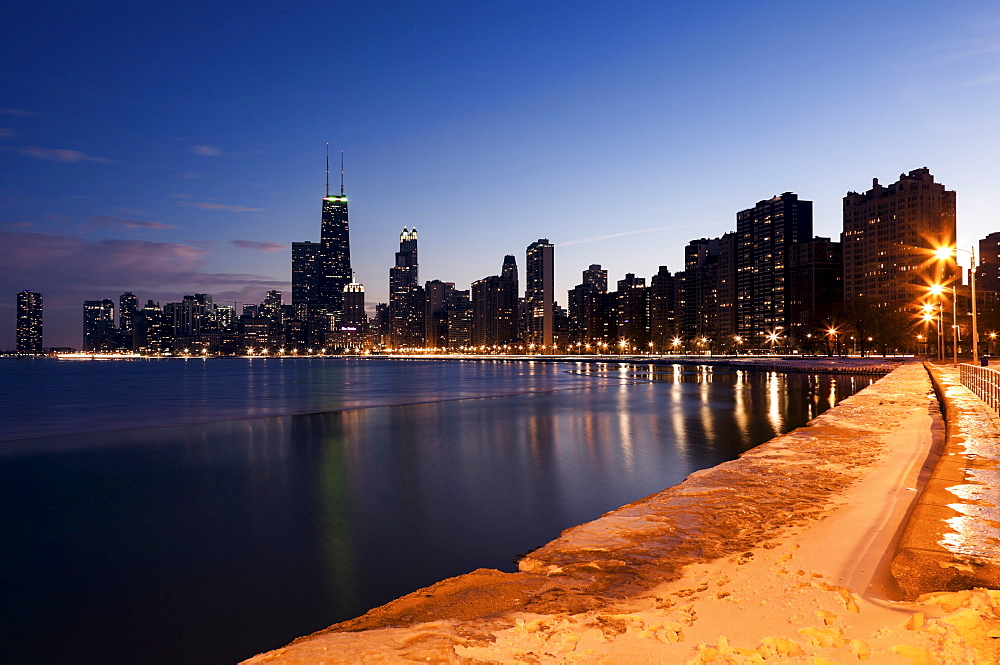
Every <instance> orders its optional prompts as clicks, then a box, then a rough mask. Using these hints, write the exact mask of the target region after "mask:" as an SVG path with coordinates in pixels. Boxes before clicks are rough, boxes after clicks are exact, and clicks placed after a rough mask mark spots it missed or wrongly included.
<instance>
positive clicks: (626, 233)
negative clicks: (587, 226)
mask: <svg viewBox="0 0 1000 665" xmlns="http://www.w3.org/2000/svg"><path fill="white" fill-rule="evenodd" d="M668 228H670V227H667V226H657V227H655V228H652V229H637V230H635V231H622V232H621V233H609V234H608V235H604V236H594V237H593V238H581V239H579V240H568V241H566V242H561V243H557V244H556V247H565V246H566V245H582V244H583V243H585V242H597V241H599V240H608V239H610V238H620V237H621V236H633V235H636V234H638V233H652V232H653V231H666V230H667V229H668Z"/></svg>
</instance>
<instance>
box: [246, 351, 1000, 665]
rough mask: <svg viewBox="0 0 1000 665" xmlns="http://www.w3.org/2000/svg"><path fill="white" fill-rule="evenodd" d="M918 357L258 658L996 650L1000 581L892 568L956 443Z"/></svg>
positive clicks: (785, 655)
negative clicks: (651, 486)
mask: <svg viewBox="0 0 1000 665" xmlns="http://www.w3.org/2000/svg"><path fill="white" fill-rule="evenodd" d="M937 405H938V402H937V400H936V399H935V397H934V394H933V392H932V388H931V383H930V380H929V377H928V374H927V372H926V371H925V370H924V368H923V367H921V366H920V365H919V364H917V363H911V364H907V365H904V366H902V367H900V368H899V369H897V370H896V371H894V372H893V373H891V374H889V375H888V376H887V377H885V378H884V379H882V380H880V381H878V382H877V383H875V384H874V385H872V386H870V387H869V388H867V389H865V390H864V391H862V392H861V393H858V394H857V395H855V396H853V397H851V398H848V399H847V400H845V401H844V402H842V403H841V404H840V405H838V406H837V407H835V408H834V409H831V410H830V411H828V412H826V413H825V414H823V415H821V416H819V417H817V418H815V419H814V420H813V421H811V422H810V423H809V425H808V426H806V427H802V428H799V429H796V430H794V431H792V432H789V433H788V434H785V435H783V436H780V437H777V438H775V439H773V440H771V441H769V442H767V443H765V444H763V445H761V446H758V447H757V448H754V449H752V450H751V451H748V452H747V453H744V454H743V455H742V456H741V457H740V458H739V459H737V460H733V461H730V462H726V463H723V464H720V465H718V466H716V467H713V468H711V469H707V470H704V471H699V472H696V473H693V474H691V475H690V476H689V477H688V478H687V479H686V480H685V481H684V482H682V483H681V484H679V485H676V486H674V487H671V488H668V489H666V490H664V491H662V492H659V493H657V494H654V495H651V496H649V497H646V498H645V499H641V500H639V501H636V502H634V503H631V504H629V505H627V506H623V507H622V508H619V509H618V510H615V511H612V512H610V513H608V514H606V515H604V516H602V517H601V518H599V519H597V520H594V521H592V522H588V523H586V524H582V525H579V526H577V527H573V528H571V529H568V530H566V531H564V532H563V534H562V535H561V536H560V537H559V538H558V539H556V540H554V541H552V542H550V543H548V544H547V545H545V546H543V547H541V548H539V549H538V550H535V551H534V552H531V553H529V554H528V555H527V556H526V557H525V558H524V559H522V560H521V561H520V564H519V572H517V573H500V572H499V571H491V570H478V571H474V572H472V573H470V574H468V575H462V576H459V577H455V578H451V579H448V580H444V581H442V582H440V583H438V584H435V585H432V586H430V587H427V588H425V589H421V590H419V591H417V592H414V593H412V594H409V595H408V596H405V597H403V598H401V599H398V600H396V601H393V602H391V603H389V604H387V605H384V606H382V607H379V608H376V609H374V610H372V611H371V612H368V613H367V614H365V615H363V616H361V617H358V618H356V619H353V620H350V621H346V622H343V623H340V624H336V625H334V626H331V627H330V628H328V629H326V630H323V631H320V632H318V633H315V634H313V635H309V636H306V637H303V638H300V639H298V640H296V641H295V642H293V643H291V644H290V645H288V646H286V647H284V648H280V649H277V650H275V651H271V652H268V653H264V654H261V655H258V656H256V657H254V658H251V659H250V660H248V661H245V662H246V663H288V664H292V663H340V662H462V661H464V662H483V663H490V662H496V663H500V662H581V663H710V662H720V663H761V662H790V663H814V664H817V665H818V664H820V663H846V662H862V661H863V662H869V663H995V662H998V661H1000V650H998V644H997V643H998V642H1000V639H996V638H998V637H1000V619H998V618H997V616H998V615H1000V592H997V591H988V590H968V591H954V590H950V591H949V590H941V592H940V593H937V594H929V595H922V596H920V597H919V598H917V599H915V600H903V597H904V594H903V592H902V590H901V589H900V588H899V586H898V585H897V584H896V583H895V581H894V579H893V577H892V575H891V574H890V564H891V560H892V556H893V554H894V552H895V548H896V545H897V542H898V539H899V537H900V535H901V533H902V532H903V530H904V528H905V526H906V522H907V517H908V515H909V514H910V511H911V509H912V508H913V506H914V505H915V502H916V500H917V497H918V495H919V493H920V489H921V487H922V485H923V483H925V482H926V481H927V479H928V478H929V477H930V474H931V472H932V470H933V468H934V466H935V464H936V463H937V458H938V456H939V455H940V454H941V451H942V450H943V446H944V438H945V437H944V427H943V424H942V421H941V418H940V416H939V413H938V406H937Z"/></svg>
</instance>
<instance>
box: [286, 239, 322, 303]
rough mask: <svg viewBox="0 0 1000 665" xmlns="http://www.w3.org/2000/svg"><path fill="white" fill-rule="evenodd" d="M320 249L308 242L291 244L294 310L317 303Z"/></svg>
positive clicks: (315, 244) (316, 244) (313, 243)
mask: <svg viewBox="0 0 1000 665" xmlns="http://www.w3.org/2000/svg"><path fill="white" fill-rule="evenodd" d="M320 247H322V245H320V244H319V243H315V242H310V241H308V240H306V241H305V242H293V243H292V305H294V306H296V308H298V307H299V306H302V305H305V306H308V305H316V304H317V303H318V302H319V266H320Z"/></svg>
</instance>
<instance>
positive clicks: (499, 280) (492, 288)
mask: <svg viewBox="0 0 1000 665" xmlns="http://www.w3.org/2000/svg"><path fill="white" fill-rule="evenodd" d="M471 290H472V326H471V330H470V341H471V342H472V345H473V346H504V345H505V344H512V343H514V342H516V341H517V264H516V263H515V262H514V257H513V256H510V255H508V256H506V257H504V261H503V267H502V268H501V271H500V274H499V275H490V276H489V277H484V278H482V279H479V280H476V281H475V282H473V283H472V289H471Z"/></svg>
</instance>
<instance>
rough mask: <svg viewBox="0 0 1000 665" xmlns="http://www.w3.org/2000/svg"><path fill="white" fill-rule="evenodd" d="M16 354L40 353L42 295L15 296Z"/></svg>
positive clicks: (32, 293) (22, 292)
mask: <svg viewBox="0 0 1000 665" xmlns="http://www.w3.org/2000/svg"><path fill="white" fill-rule="evenodd" d="M17 352H18V353H41V352H42V294H41V293H35V292H34V291H21V292H20V293H18V294H17Z"/></svg>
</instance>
